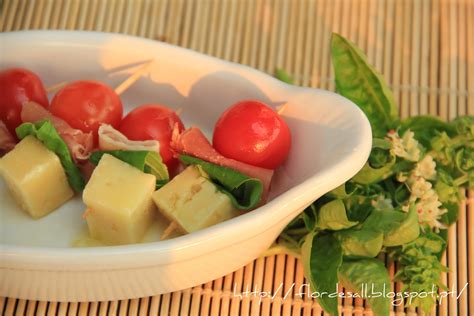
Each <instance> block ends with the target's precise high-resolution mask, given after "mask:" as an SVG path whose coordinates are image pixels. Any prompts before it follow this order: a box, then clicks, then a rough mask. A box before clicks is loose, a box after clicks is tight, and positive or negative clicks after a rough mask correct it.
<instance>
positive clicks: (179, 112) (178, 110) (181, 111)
mask: <svg viewBox="0 0 474 316" xmlns="http://www.w3.org/2000/svg"><path fill="white" fill-rule="evenodd" d="M175 113H176V115H178V116H181V113H183V108H179V109H177V110H176V112H175Z"/></svg>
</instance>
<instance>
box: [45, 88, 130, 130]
mask: <svg viewBox="0 0 474 316" xmlns="http://www.w3.org/2000/svg"><path fill="white" fill-rule="evenodd" d="M50 111H51V113H52V114H53V115H55V116H57V117H60V118H62V119H63V120H65V121H66V122H67V123H69V125H71V126H72V127H74V128H77V129H80V130H82V131H83V132H86V133H87V132H93V133H94V136H95V137H96V138H97V130H98V129H99V127H100V124H102V123H105V124H110V125H112V126H114V127H118V125H119V123H120V120H121V119H122V114H123V106H122V102H121V101H120V97H119V96H118V95H117V94H116V93H115V92H114V90H112V88H110V87H109V86H107V85H105V84H103V83H101V82H98V81H92V80H82V81H75V82H72V83H70V84H68V85H67V86H65V87H64V88H62V89H61V90H60V91H59V92H58V93H57V94H56V95H55V96H54V98H53V100H52V101H51V108H50Z"/></svg>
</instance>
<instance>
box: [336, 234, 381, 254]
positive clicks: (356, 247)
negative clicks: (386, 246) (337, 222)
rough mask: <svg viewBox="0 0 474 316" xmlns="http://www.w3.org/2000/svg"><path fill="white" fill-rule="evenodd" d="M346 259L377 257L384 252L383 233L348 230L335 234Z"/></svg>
mask: <svg viewBox="0 0 474 316" xmlns="http://www.w3.org/2000/svg"><path fill="white" fill-rule="evenodd" d="M334 236H335V237H336V238H337V239H339V241H340V242H341V245H342V249H343V250H344V256H346V257H351V258H354V257H370V258H373V257H376V256H377V255H378V254H379V252H380V251H381V250H382V244H383V233H381V232H378V231H375V230H371V229H347V230H343V231H339V232H336V233H334Z"/></svg>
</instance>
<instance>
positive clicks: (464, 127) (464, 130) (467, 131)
mask: <svg viewBox="0 0 474 316" xmlns="http://www.w3.org/2000/svg"><path fill="white" fill-rule="evenodd" d="M450 125H451V126H452V127H453V128H454V129H455V130H456V132H457V133H458V134H459V135H465V136H468V137H470V138H471V139H472V137H474V116H473V115H465V116H460V117H457V118H455V119H454V120H453V121H451V122H450Z"/></svg>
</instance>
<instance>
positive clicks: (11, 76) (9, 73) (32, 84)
mask: <svg viewBox="0 0 474 316" xmlns="http://www.w3.org/2000/svg"><path fill="white" fill-rule="evenodd" d="M26 101H34V102H36V103H39V104H41V105H42V106H43V107H45V108H48V106H49V102H48V96H47V94H46V90H45V89H44V86H43V83H42V82H41V80H40V78H39V77H38V76H37V75H36V74H34V73H33V72H31V71H29V70H26V69H22V68H11V69H6V70H3V71H1V72H0V119H1V120H2V121H3V122H4V123H5V125H6V126H7V127H8V129H9V130H10V132H11V133H12V135H16V133H15V128H17V127H18V125H20V124H21V123H22V121H21V107H22V105H23V103H24V102H26Z"/></svg>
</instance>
